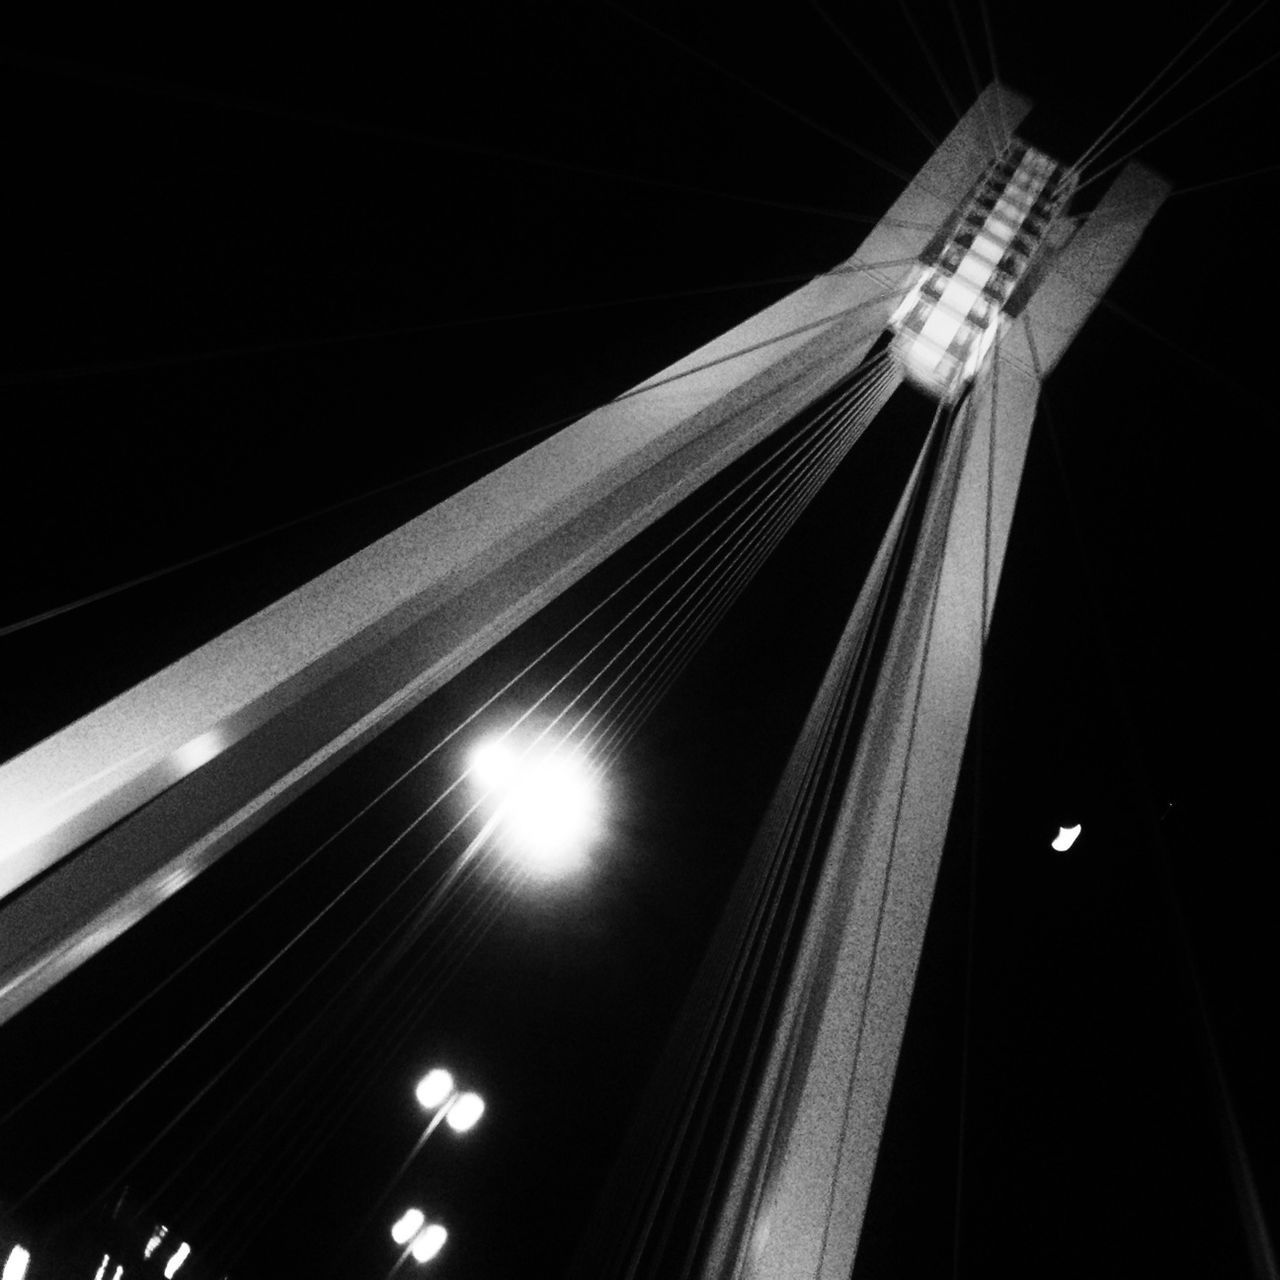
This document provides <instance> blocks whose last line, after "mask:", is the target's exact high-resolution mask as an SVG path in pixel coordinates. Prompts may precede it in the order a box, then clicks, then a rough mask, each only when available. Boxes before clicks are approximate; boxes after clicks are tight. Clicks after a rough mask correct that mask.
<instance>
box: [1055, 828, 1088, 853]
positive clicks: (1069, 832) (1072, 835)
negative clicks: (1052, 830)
mask: <svg viewBox="0 0 1280 1280" xmlns="http://www.w3.org/2000/svg"><path fill="white" fill-rule="evenodd" d="M1080 831H1081V824H1080V823H1078V822H1077V823H1076V825H1075V826H1074V827H1059V828H1058V834H1057V835H1056V836H1054V837H1053V845H1052V847H1053V848H1054V850H1055V851H1056V852H1058V853H1066V851H1067V850H1068V849H1070V848H1071V846H1072V845H1073V844H1075V842H1076V839H1077V837H1078V836H1079V835H1080Z"/></svg>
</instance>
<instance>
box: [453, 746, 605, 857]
mask: <svg viewBox="0 0 1280 1280" xmlns="http://www.w3.org/2000/svg"><path fill="white" fill-rule="evenodd" d="M469 771H470V774H471V777H472V779H473V780H474V782H475V784H476V786H477V787H478V788H479V790H480V791H481V792H482V793H483V794H484V795H485V796H488V797H490V798H491V799H492V800H493V801H494V803H495V804H496V806H497V809H496V813H497V815H498V818H499V825H498V841H499V843H500V844H501V845H502V846H503V847H504V848H505V849H506V851H507V852H508V853H510V854H511V855H513V856H515V857H518V858H520V859H521V860H522V861H523V862H525V864H526V865H527V866H529V868H530V869H531V870H534V871H538V872H541V873H543V874H546V875H556V874H559V873H561V872H564V871H568V870H572V869H573V868H574V867H577V866H578V865H580V864H581V862H582V860H583V858H584V857H585V856H586V853H587V850H588V849H589V848H590V846H591V844H592V842H593V841H594V840H595V839H596V838H597V837H598V836H599V834H600V831H601V826H602V819H603V815H602V805H601V799H600V792H599V787H598V786H597V783H596V779H595V777H594V775H593V774H592V771H591V770H590V768H589V767H588V762H587V760H586V758H585V757H584V756H583V755H582V754H581V753H580V752H578V751H575V750H572V749H568V748H564V747H557V746H555V745H554V744H550V743H545V742H539V741H537V740H536V739H535V740H534V741H532V742H529V743H521V742H517V741H515V740H514V739H511V738H506V737H500V738H492V739H489V740H487V741H485V742H482V743H480V744H479V746H477V747H476V749H475V750H474V751H473V752H472V755H471V760H470V770H469Z"/></svg>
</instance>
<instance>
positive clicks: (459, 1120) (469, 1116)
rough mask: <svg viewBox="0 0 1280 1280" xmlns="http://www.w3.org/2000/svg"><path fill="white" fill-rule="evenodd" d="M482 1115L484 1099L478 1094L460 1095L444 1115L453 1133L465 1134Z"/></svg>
mask: <svg viewBox="0 0 1280 1280" xmlns="http://www.w3.org/2000/svg"><path fill="white" fill-rule="evenodd" d="M482 1115H484V1099H483V1098H482V1097H481V1096H480V1095H479V1094H478V1093H460V1094H459V1095H458V1096H457V1097H456V1098H455V1099H454V1100H453V1102H452V1103H451V1104H450V1106H449V1110H448V1111H447V1112H446V1113H445V1121H446V1122H447V1123H448V1125H449V1128H450V1129H452V1130H453V1131H454V1133H466V1132H467V1130H468V1129H473V1128H475V1125H476V1122H477V1121H478V1120H479V1119H480V1117H481V1116H482Z"/></svg>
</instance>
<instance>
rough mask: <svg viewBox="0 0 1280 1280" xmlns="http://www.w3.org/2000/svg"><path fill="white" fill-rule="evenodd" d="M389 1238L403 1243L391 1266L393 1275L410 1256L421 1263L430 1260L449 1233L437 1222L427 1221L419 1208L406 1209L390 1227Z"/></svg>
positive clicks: (442, 1245) (440, 1247)
mask: <svg viewBox="0 0 1280 1280" xmlns="http://www.w3.org/2000/svg"><path fill="white" fill-rule="evenodd" d="M391 1238H392V1240H394V1241H395V1242H396V1244H398V1245H403V1246H404V1249H403V1252H402V1253H401V1254H400V1257H399V1258H397V1259H396V1264H395V1266H393V1267H392V1268H391V1273H390V1274H391V1275H395V1273H396V1272H397V1271H399V1270H400V1268H401V1267H402V1266H404V1264H405V1263H406V1262H407V1261H408V1260H409V1259H410V1258H412V1259H413V1260H414V1261H415V1262H417V1263H419V1264H421V1263H425V1262H430V1261H431V1259H432V1258H434V1257H435V1256H436V1254H438V1253H439V1252H440V1250H441V1249H443V1248H444V1244H445V1241H446V1240H448V1238H449V1233H448V1231H446V1230H445V1229H444V1227H442V1226H441V1225H440V1223H438V1222H428V1221H427V1215H426V1214H425V1213H423V1212H422V1210H421V1209H406V1210H405V1211H404V1213H402V1214H401V1215H400V1217H399V1218H397V1219H396V1222H395V1224H394V1225H393V1226H392V1228H391Z"/></svg>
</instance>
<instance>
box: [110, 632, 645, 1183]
mask: <svg viewBox="0 0 1280 1280" xmlns="http://www.w3.org/2000/svg"><path fill="white" fill-rule="evenodd" d="M629 643H630V642H629ZM580 697H581V694H579V695H578V697H576V698H575V699H574V701H575V702H576V701H577V700H578V698H580ZM571 705H572V704H571ZM588 714H589V713H588ZM584 718H585V717H584ZM579 723H582V721H581V720H580V721H579ZM576 728H577V726H574V728H572V729H570V730H569V731H568V734H566V738H569V737H571V736H572V734H573V733H574V731H575V729H576ZM483 839H484V836H483V835H482V836H481V837H478V838H477V841H476V842H473V846H475V845H478V844H480V843H483ZM437 847H438V846H437ZM400 887H402V886H398V887H397V889H395V890H393V892H392V894H391V895H389V897H388V899H387V900H388V901H389V900H390V899H391V898H393V897H395V896H397V895H398V893H399V891H400ZM437 892H438V891H433V896H434V895H436V894H437ZM344 946H345V944H344ZM403 949H404V948H400V950H401V951H403ZM325 967H328V962H326V965H325ZM351 980H352V979H351V978H349V979H348V981H347V982H346V983H344V984H343V987H342V988H341V989H340V991H339V993H337V994H340V993H341V990H345V988H346V987H347V986H348V985H349V984H350V981H351ZM333 999H336V995H335V996H334V997H331V1000H330V1002H329V1003H330V1004H331V1003H332V1001H333ZM327 1008H328V1005H326V1006H325V1008H324V1009H321V1011H320V1013H318V1014H317V1015H316V1016H315V1018H313V1024H314V1023H315V1022H316V1021H318V1019H319V1018H320V1017H321V1016H322V1015H323V1014H324V1012H325V1009H327ZM272 1021H274V1018H273V1019H272ZM387 1021H388V1023H389V1024H394V1021H395V1019H389V1020H387ZM256 1038H257V1037H256V1036H255V1037H254V1039H256ZM244 1047H247V1046H242V1049H241V1051H240V1052H238V1053H237V1054H236V1055H235V1058H239V1057H240V1056H241V1053H242V1052H243V1049H244ZM233 1060H234V1059H233ZM230 1065H231V1064H230V1063H228V1064H226V1065H224V1068H223V1069H222V1071H220V1072H218V1073H217V1076H215V1078H214V1080H213V1081H211V1082H210V1084H209V1085H206V1086H205V1088H204V1089H203V1090H201V1091H200V1093H199V1094H198V1095H197V1097H196V1098H194V1099H192V1101H191V1102H190V1103H188V1105H187V1106H186V1107H184V1108H182V1110H181V1111H180V1112H179V1113H178V1114H177V1115H175V1116H174V1117H172V1118H171V1120H170V1122H169V1123H168V1124H167V1125H166V1126H165V1127H164V1129H162V1130H161V1133H160V1134H159V1135H157V1136H156V1137H155V1138H153V1140H152V1141H151V1142H150V1143H149V1144H148V1145H147V1147H146V1148H145V1149H144V1151H143V1152H142V1153H140V1154H139V1155H138V1156H136V1157H135V1158H134V1160H133V1161H131V1162H130V1164H129V1165H128V1166H126V1168H125V1169H124V1170H122V1171H121V1173H120V1174H119V1175H118V1178H123V1177H124V1176H125V1175H126V1174H127V1173H128V1172H129V1170H130V1169H132V1168H133V1167H135V1166H136V1164H137V1163H138V1161H139V1160H140V1159H141V1158H142V1156H143V1155H145V1154H146V1152H147V1151H149V1150H150V1149H152V1148H153V1147H154V1146H155V1144H156V1142H157V1141H158V1140H159V1138H160V1137H161V1136H163V1135H164V1134H165V1133H167V1132H168V1131H169V1130H171V1129H172V1128H173V1127H174V1125H175V1124H176V1123H177V1122H178V1120H180V1119H181V1118H182V1116H183V1115H185V1114H186V1113H187V1112H188V1111H189V1110H190V1109H191V1107H192V1106H193V1105H194V1104H195V1102H197V1101H198V1100H199V1097H201V1096H203V1094H204V1093H206V1092H207V1091H208V1089H209V1088H210V1087H212V1084H213V1083H216V1080H217V1079H218V1078H219V1077H221V1076H222V1075H223V1074H225V1072H226V1070H227V1069H228V1067H229V1066H230ZM260 1083H261V1081H259V1084H260ZM256 1087H257V1086H255V1088H256ZM201 1145H203V1143H202V1144H201Z"/></svg>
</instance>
